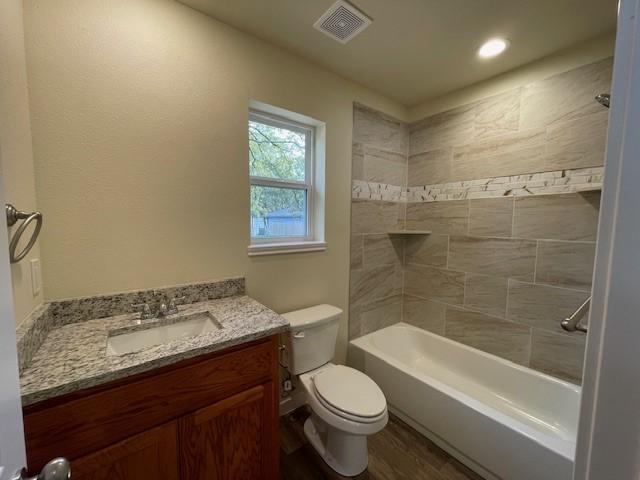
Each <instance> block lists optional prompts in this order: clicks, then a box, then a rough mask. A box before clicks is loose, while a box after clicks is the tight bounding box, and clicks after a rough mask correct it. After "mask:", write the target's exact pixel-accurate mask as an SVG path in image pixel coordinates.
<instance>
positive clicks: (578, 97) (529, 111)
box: [520, 58, 612, 129]
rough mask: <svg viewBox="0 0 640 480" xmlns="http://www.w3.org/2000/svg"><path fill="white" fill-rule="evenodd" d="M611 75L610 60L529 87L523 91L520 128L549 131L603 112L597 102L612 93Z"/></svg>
mask: <svg viewBox="0 0 640 480" xmlns="http://www.w3.org/2000/svg"><path fill="white" fill-rule="evenodd" d="M611 72H612V59H611V58H609V59H605V60H601V61H599V62H596V63H592V64H589V65H585V66H583V67H580V68H576V69H573V70H570V71H568V72H565V73H562V74H560V75H555V76H553V77H550V78H547V79H545V80H541V81H538V82H534V83H531V84H529V85H526V86H525V87H524V88H523V90H522V102H521V105H520V128H523V129H524V128H538V127H546V126H548V125H551V124H553V123H554V122H558V121H563V120H570V119H572V118H577V117H581V116H583V115H589V114H591V113H597V112H600V111H601V110H602V108H603V107H602V105H599V104H598V103H597V102H595V101H594V99H593V98H594V97H595V96H596V95H597V94H599V93H603V92H609V91H610V90H611Z"/></svg>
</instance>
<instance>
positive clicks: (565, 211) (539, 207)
mask: <svg viewBox="0 0 640 480" xmlns="http://www.w3.org/2000/svg"><path fill="white" fill-rule="evenodd" d="M599 208H600V192H584V193H567V194H560V195H539V196H530V197H518V198H516V204H515V214H514V229H513V235H514V237H521V238H540V239H556V240H586V241H592V240H593V241H595V239H596V233H597V229H598V211H599Z"/></svg>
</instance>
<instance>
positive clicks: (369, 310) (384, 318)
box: [359, 295, 402, 335]
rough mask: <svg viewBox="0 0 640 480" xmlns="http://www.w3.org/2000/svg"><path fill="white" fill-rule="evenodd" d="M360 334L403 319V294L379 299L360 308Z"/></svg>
mask: <svg viewBox="0 0 640 480" xmlns="http://www.w3.org/2000/svg"><path fill="white" fill-rule="evenodd" d="M359 310H360V311H359V314H360V320H359V323H360V335H366V334H367V333H371V332H375V331H376V330H380V329H381V328H385V327H388V326H389V325H393V324H395V323H398V322H400V321H401V320H402V318H401V317H402V296H401V295H396V296H394V297H389V298H385V299H383V300H378V301H376V302H373V303H371V304H367V305H365V306H363V307H361V308H360V309H359Z"/></svg>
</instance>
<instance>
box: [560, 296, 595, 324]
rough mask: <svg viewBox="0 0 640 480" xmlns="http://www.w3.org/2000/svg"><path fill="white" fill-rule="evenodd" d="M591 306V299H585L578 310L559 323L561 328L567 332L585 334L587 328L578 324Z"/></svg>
mask: <svg viewBox="0 0 640 480" xmlns="http://www.w3.org/2000/svg"><path fill="white" fill-rule="evenodd" d="M590 305H591V297H589V298H587V299H586V300H585V301H584V303H583V304H582V305H580V306H579V307H578V309H577V310H576V311H575V312H573V313H572V314H571V315H570V316H569V317H567V318H565V319H564V320H562V322H560V325H561V326H562V328H564V329H565V330H566V331H567V332H575V331H578V332H584V333H587V327H586V326H585V325H583V324H582V323H580V320H582V317H584V315H585V313H587V310H589V306H590Z"/></svg>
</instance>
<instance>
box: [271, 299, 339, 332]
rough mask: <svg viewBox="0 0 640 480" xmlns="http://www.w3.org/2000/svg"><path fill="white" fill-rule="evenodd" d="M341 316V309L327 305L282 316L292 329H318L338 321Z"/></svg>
mask: <svg viewBox="0 0 640 480" xmlns="http://www.w3.org/2000/svg"><path fill="white" fill-rule="evenodd" d="M340 315H342V310H341V309H339V308H338V307H334V306H333V305H327V304H323V305H316V306H314V307H309V308H303V309H302V310H294V311H293V312H288V313H284V314H282V316H283V317H284V318H285V319H286V320H287V321H288V322H289V325H290V326H291V328H292V329H293V328H296V329H304V328H313V327H318V326H320V325H323V324H325V323H329V322H332V321H334V320H336V319H338V318H339V317H340Z"/></svg>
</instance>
